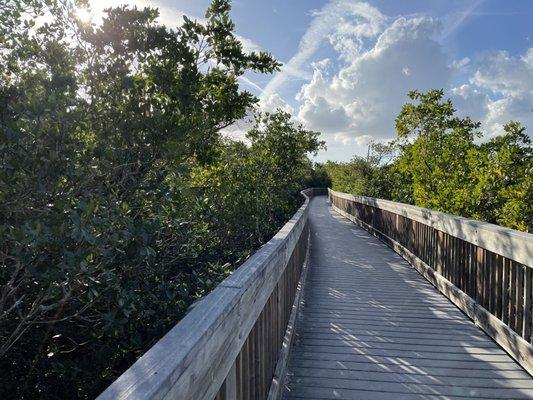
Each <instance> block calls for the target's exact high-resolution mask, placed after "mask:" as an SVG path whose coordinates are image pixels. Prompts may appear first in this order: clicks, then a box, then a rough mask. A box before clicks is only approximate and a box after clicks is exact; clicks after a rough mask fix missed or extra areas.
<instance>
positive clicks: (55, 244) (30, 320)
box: [0, 0, 321, 399]
mask: <svg viewBox="0 0 533 400" xmlns="http://www.w3.org/2000/svg"><path fill="white" fill-rule="evenodd" d="M73 11H74V9H73V8H72V5H71V4H70V2H67V1H66V0H64V1H59V0H58V1H48V0H24V1H18V0H7V3H6V2H4V4H2V6H1V7H0V33H1V40H0V370H1V371H2V374H1V376H0V398H57V399H65V398H91V397H95V396H96V395H97V394H98V393H99V392H100V391H101V390H103V389H104V388H105V387H106V385H107V384H109V383H110V382H111V381H112V380H113V379H114V378H116V377H117V376H118V375H119V374H120V373H121V372H122V371H124V370H125V369H126V368H127V367H128V366H129V365H131V363H132V362H133V361H134V360H135V359H136V358H137V357H139V356H140V355H141V354H142V353H143V352H144V351H145V350H146V349H148V348H149V347H150V346H151V345H152V344H153V343H154V342H155V341H156V340H157V339H158V338H160V337H161V336H162V335H163V334H164V333H165V332H166V331H167V330H168V329H169V328H170V327H171V326H173V325H174V324H175V323H176V322H177V321H178V320H179V319H180V318H181V317H182V316H183V315H184V313H185V312H186V310H187V307H188V306H189V305H190V304H191V303H192V302H194V301H195V300H197V299H198V298H200V297H201V296H203V295H205V294H206V293H208V292H209V291H210V290H211V289H212V288H213V287H214V286H215V285H216V284H217V283H218V282H220V280H222V279H223V278H224V277H225V276H227V275H228V274H229V273H230V272H231V270H232V269H234V268H235V267H236V266H237V265H238V264H239V263H240V262H242V260H244V259H245V258H246V257H247V256H248V255H249V254H250V252H251V251H252V249H253V248H255V247H257V246H259V245H260V244H262V243H264V242H265V241H267V240H268V238H269V237H270V236H271V235H272V233H273V232H275V230H276V229H277V228H279V226H280V225H281V224H282V223H283V222H284V221H285V220H286V219H287V218H288V217H289V216H290V215H291V213H292V212H294V211H295V208H296V207H297V205H298V197H297V193H298V191H299V190H300V189H301V188H302V185H303V181H304V178H303V177H304V176H305V175H306V174H309V168H310V167H309V166H310V164H309V162H308V160H307V156H306V155H307V153H309V152H314V151H316V150H317V149H318V148H319V147H320V145H321V143H320V142H319V141H318V140H317V135H318V134H317V133H314V132H308V131H305V130H304V129H303V128H302V127H297V126H294V125H293V124H292V123H291V122H290V120H289V116H288V115H286V114H283V113H276V114H273V115H268V116H265V117H261V118H263V119H262V120H261V121H260V123H258V125H257V126H256V128H254V129H253V130H252V131H251V132H250V133H249V137H250V140H251V143H252V144H251V145H250V146H247V145H244V144H243V143H239V142H234V141H228V140H224V139H222V138H221V136H220V134H219V132H220V130H221V129H222V128H224V127H226V126H228V125H230V124H231V123H232V122H234V121H235V120H237V119H239V118H241V117H243V116H244V115H246V114H247V113H249V112H250V111H251V109H252V107H253V106H254V104H255V103H256V102H257V99H255V98H254V97H253V96H252V95H251V94H250V93H248V92H245V91H241V90H239V86H238V83H237V78H238V76H240V75H242V74H243V73H244V72H246V71H250V70H251V71H256V72H272V71H274V70H276V69H277V68H278V66H279V64H278V63H277V62H276V61H275V60H273V59H272V57H271V56H270V55H269V54H267V53H262V52H261V53H245V52H244V51H243V48H242V45H241V43H239V41H238V40H237V39H236V38H235V36H234V34H233V29H234V26H233V23H232V22H231V19H230V18H229V12H230V5H229V2H228V1H225V0H214V1H213V2H212V4H211V6H210V7H209V9H208V11H207V13H206V21H205V22H202V23H201V22H197V21H192V20H189V19H187V18H185V22H184V23H183V25H182V26H180V27H179V28H177V29H175V30H172V29H169V28H167V27H164V26H161V25H159V24H158V23H157V22H156V18H157V10H155V9H150V8H145V9H142V10H140V9H136V8H126V7H121V8H115V9H110V10H108V11H107V15H106V17H105V18H104V20H103V22H102V24H101V25H100V26H91V25H87V24H84V23H82V22H80V21H79V20H77V19H76V17H75V14H74V13H73ZM282 144H283V145H282ZM287 160H294V162H292V163H287ZM289 164H290V165H289Z"/></svg>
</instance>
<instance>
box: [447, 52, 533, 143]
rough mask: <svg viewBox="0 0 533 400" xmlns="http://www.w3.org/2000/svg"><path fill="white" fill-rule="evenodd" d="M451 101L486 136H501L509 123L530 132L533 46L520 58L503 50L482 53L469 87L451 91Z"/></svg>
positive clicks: (532, 103) (532, 123) (532, 124)
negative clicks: (474, 122)
mask: <svg viewBox="0 0 533 400" xmlns="http://www.w3.org/2000/svg"><path fill="white" fill-rule="evenodd" d="M451 92H452V95H453V97H452V100H453V101H454V104H455V106H456V108H457V109H458V110H459V112H460V113H461V114H463V115H469V116H471V117H472V118H473V119H476V120H479V121H481V122H482V129H483V130H484V131H486V133H487V135H488V136H492V135H496V134H501V133H502V132H503V125H504V124H505V123H506V122H508V121H510V120H518V121H520V122H521V123H522V124H523V125H524V126H526V128H529V134H530V135H531V133H532V132H531V130H532V129H533V112H532V111H531V109H533V47H531V48H529V49H528V50H527V51H526V52H525V53H524V54H523V55H522V56H520V57H512V56H510V55H509V54H508V53H507V52H505V51H499V52H494V53H488V54H484V55H483V56H482V57H480V58H478V60H477V61H476V62H475V64H474V73H473V76H472V77H471V78H470V83H469V84H464V85H462V86H460V87H457V88H453V89H452V90H451Z"/></svg>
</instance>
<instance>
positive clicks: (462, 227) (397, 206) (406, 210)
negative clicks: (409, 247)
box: [330, 189, 533, 264]
mask: <svg viewBox="0 0 533 400" xmlns="http://www.w3.org/2000/svg"><path fill="white" fill-rule="evenodd" d="M330 191H331V192H332V193H334V194H335V196H337V197H339V198H343V199H347V200H351V201H355V202H357V203H361V204H365V205H368V206H371V207H375V208H379V209H381V210H386V211H390V212H392V213H394V214H399V215H402V216H404V217H406V218H409V219H412V220H415V221H417V222H420V223H422V224H424V225H428V226H431V227H432V228H435V229H438V230H439V231H442V232H444V233H447V234H448V235H452V236H454V237H457V238H459V239H462V240H464V241H467V242H469V243H472V244H475V245H476V246H479V247H483V248H484V249H486V250H489V251H491V252H493V253H496V254H499V255H501V256H503V257H506V258H509V259H511V260H514V261H517V262H519V263H521V264H528V263H531V262H532V260H533V245H532V243H533V235H532V234H530V233H526V232H520V231H517V230H514V229H509V228H505V227H503V226H500V225H494V224H490V223H488V222H483V221H475V220H473V219H468V218H464V217H458V216H456V215H451V214H446V213H443V212H440V211H434V210H429V209H427V208H421V207H417V206H413V205H410V204H403V203H396V202H394V201H389V200H383V199H377V198H374V197H365V196H354V195H351V194H347V193H342V192H336V191H334V190H331V189H330Z"/></svg>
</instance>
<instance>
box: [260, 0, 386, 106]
mask: <svg viewBox="0 0 533 400" xmlns="http://www.w3.org/2000/svg"><path fill="white" fill-rule="evenodd" d="M313 16H314V18H313V20H312V22H311V24H310V26H309V28H308V29H307V31H306V32H305V34H304V35H303V37H302V39H301V40H300V43H299V45H298V51H297V53H296V54H295V55H294V56H293V57H292V58H291V59H290V60H289V61H288V62H287V63H286V67H285V68H284V69H282V70H281V71H280V72H278V73H277V74H276V75H275V76H274V77H273V78H272V79H271V81H270V82H269V83H268V85H267V86H266V88H265V92H264V96H268V95H270V94H272V93H274V92H276V91H277V90H278V88H279V87H280V86H282V85H283V84H284V83H285V82H287V80H288V79H289V78H290V77H291V76H293V75H294V73H293V72H294V71H299V72H301V71H305V68H306V67H307V66H308V64H309V61H310V59H311V57H312V56H313V55H314V54H315V53H316V51H317V50H318V49H319V48H320V46H321V45H322V44H323V42H324V40H326V39H328V40H329V41H330V43H331V44H332V45H333V46H334V47H336V48H337V50H338V51H341V52H342V54H343V56H346V57H348V52H345V51H343V46H344V41H343V39H346V40H350V38H352V39H351V40H352V43H353V44H352V45H350V48H349V49H347V50H349V54H350V56H351V55H353V54H355V53H356V52H357V51H358V47H357V46H356V44H355V39H354V38H359V37H368V36H372V35H376V34H377V33H378V32H379V31H380V29H381V27H382V26H383V24H384V22H385V17H384V16H383V15H382V14H381V13H380V12H379V10H378V9H376V8H374V7H372V6H370V5H369V4H367V3H361V2H353V1H349V0H333V1H331V2H329V3H328V4H326V5H325V6H324V7H323V8H322V9H321V10H319V11H316V12H314V13H313Z"/></svg>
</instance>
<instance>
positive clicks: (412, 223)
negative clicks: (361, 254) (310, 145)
mask: <svg viewBox="0 0 533 400" xmlns="http://www.w3.org/2000/svg"><path fill="white" fill-rule="evenodd" d="M329 199H330V201H331V203H332V207H333V209H334V210H335V211H337V212H339V213H340V214H342V215H344V216H345V217H347V218H349V219H350V220H352V221H353V222H355V223H357V224H358V225H360V226H362V227H363V228H365V229H366V230H368V231H369V232H371V233H372V234H374V235H375V236H377V237H379V238H380V239H381V240H383V241H384V242H385V243H387V244H388V245H389V246H390V247H392V248H393V249H394V250H395V251H396V252H398V253H399V254H400V255H402V256H403V257H404V258H405V259H406V260H407V261H409V262H410V263H411V265H413V266H414V267H415V268H416V269H417V270H418V271H419V272H420V273H421V274H422V275H423V276H425V277H426V278H427V279H428V280H429V281H430V282H431V283H432V284H433V285H434V286H436V287H437V288H438V289H439V290H440V291H441V292H442V293H443V294H445V295H446V296H447V297H448V298H449V299H450V300H451V301H453V302H454V303H455V304H456V305H457V306H458V307H459V308H461V310H462V311H463V312H465V314H467V315H468V316H469V317H470V318H471V319H472V320H473V321H474V322H475V323H476V324H477V325H478V326H480V327H481V328H482V329H483V330H484V331H486V332H487V333H488V334H489V335H490V336H491V337H492V338H493V339H494V340H495V341H496V342H498V343H499V344H500V345H501V346H502V347H503V348H504V349H506V350H507V352H508V353H509V354H511V355H512V356H513V357H514V358H515V359H516V360H517V361H518V362H519V363H520V364H521V365H522V366H523V367H524V368H525V369H526V370H527V371H528V372H529V373H530V374H532V375H533V346H532V344H533V337H532V332H533V327H532V323H533V317H532V314H533V310H532V307H533V306H532V303H533V298H532V296H533V293H532V292H533V288H532V284H533V235H531V234H528V233H523V232H519V231H515V230H512V229H507V228H503V227H501V226H497V225H493V224H489V223H485V222H480V221H473V220H469V219H466V218H461V217H456V216H452V215H448V214H444V213H441V212H436V211H431V210H427V209H423V208H419V207H415V206H410V205H407V204H401V203H395V202H391V201H386V200H380V199H374V198H370V197H361V196H352V195H349V194H346V193H340V192H335V191H333V190H329Z"/></svg>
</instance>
